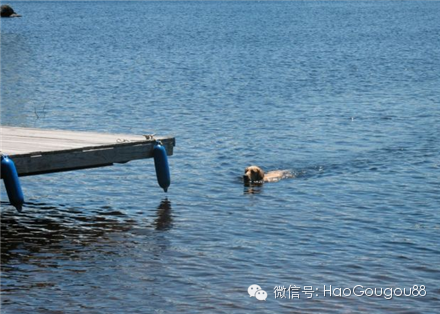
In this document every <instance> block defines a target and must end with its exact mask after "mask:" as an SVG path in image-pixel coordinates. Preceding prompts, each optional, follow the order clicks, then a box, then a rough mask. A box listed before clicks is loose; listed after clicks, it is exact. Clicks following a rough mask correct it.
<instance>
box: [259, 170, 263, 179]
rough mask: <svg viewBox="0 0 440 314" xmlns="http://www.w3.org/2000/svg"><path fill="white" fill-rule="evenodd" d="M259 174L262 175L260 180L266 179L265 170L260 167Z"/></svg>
mask: <svg viewBox="0 0 440 314" xmlns="http://www.w3.org/2000/svg"><path fill="white" fill-rule="evenodd" d="M258 175H259V176H260V178H259V180H263V179H264V171H263V169H261V168H258Z"/></svg>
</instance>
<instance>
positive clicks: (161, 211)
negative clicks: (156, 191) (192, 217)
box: [154, 198, 173, 230]
mask: <svg viewBox="0 0 440 314" xmlns="http://www.w3.org/2000/svg"><path fill="white" fill-rule="evenodd" d="M154 226H155V228H156V230H169V229H171V228H172V227H173V216H172V215H171V202H170V201H169V200H168V199H167V198H165V199H164V200H162V202H161V203H160V205H159V206H158V207H157V218H156V220H155V221H154Z"/></svg>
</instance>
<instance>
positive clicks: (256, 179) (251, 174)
mask: <svg viewBox="0 0 440 314" xmlns="http://www.w3.org/2000/svg"><path fill="white" fill-rule="evenodd" d="M292 177H293V174H292V173H291V172H290V171H289V170H275V171H269V172H268V173H264V171H263V169H261V168H260V167H258V166H249V167H247V168H246V169H245V170H244V175H243V181H244V184H246V185H249V184H262V183H263V182H277V181H279V180H281V179H284V178H292Z"/></svg>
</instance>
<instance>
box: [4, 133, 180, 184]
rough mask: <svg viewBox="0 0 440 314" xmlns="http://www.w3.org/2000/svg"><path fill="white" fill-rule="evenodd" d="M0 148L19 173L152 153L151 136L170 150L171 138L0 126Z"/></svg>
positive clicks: (169, 152)
mask: <svg viewBox="0 0 440 314" xmlns="http://www.w3.org/2000/svg"><path fill="white" fill-rule="evenodd" d="M0 132H1V133H0V152H1V154H2V155H8V156H9V157H10V158H11V159H12V160H13V161H14V163H15V167H16V169H17V172H18V175H19V176H29V175H37V174H44V173H52V172H60V171H71V170H78V169H86V168H96V167H103V166H111V165H113V164H114V163H126V162H128V161H131V160H135V159H144V158H151V157H153V146H154V144H155V140H160V141H161V142H162V144H163V146H164V147H165V149H166V151H167V155H168V156H171V155H172V154H173V148H174V146H175V138H173V137H155V138H154V139H153V138H152V137H151V136H144V135H127V134H102V133H92V132H77V131H60V130H45V129H33V128H19V127H9V126H1V127H0Z"/></svg>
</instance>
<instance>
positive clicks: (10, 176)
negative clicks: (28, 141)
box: [1, 155, 24, 211]
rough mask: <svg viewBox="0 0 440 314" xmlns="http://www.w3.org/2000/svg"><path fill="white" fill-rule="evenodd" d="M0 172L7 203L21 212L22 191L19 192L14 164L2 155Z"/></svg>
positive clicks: (19, 187)
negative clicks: (7, 199) (6, 194)
mask: <svg viewBox="0 0 440 314" xmlns="http://www.w3.org/2000/svg"><path fill="white" fill-rule="evenodd" d="M1 171H2V177H3V183H4V184H5V188H6V192H7V193H8V198H9V202H10V203H11V204H12V205H14V206H15V208H16V209H17V210H18V211H21V209H22V207H23V204H24V196H23V191H22V190H21V184H20V180H19V179H18V174H17V169H16V168H15V164H14V162H13V161H12V160H11V159H10V158H9V157H8V156H5V155H2V166H1Z"/></svg>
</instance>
